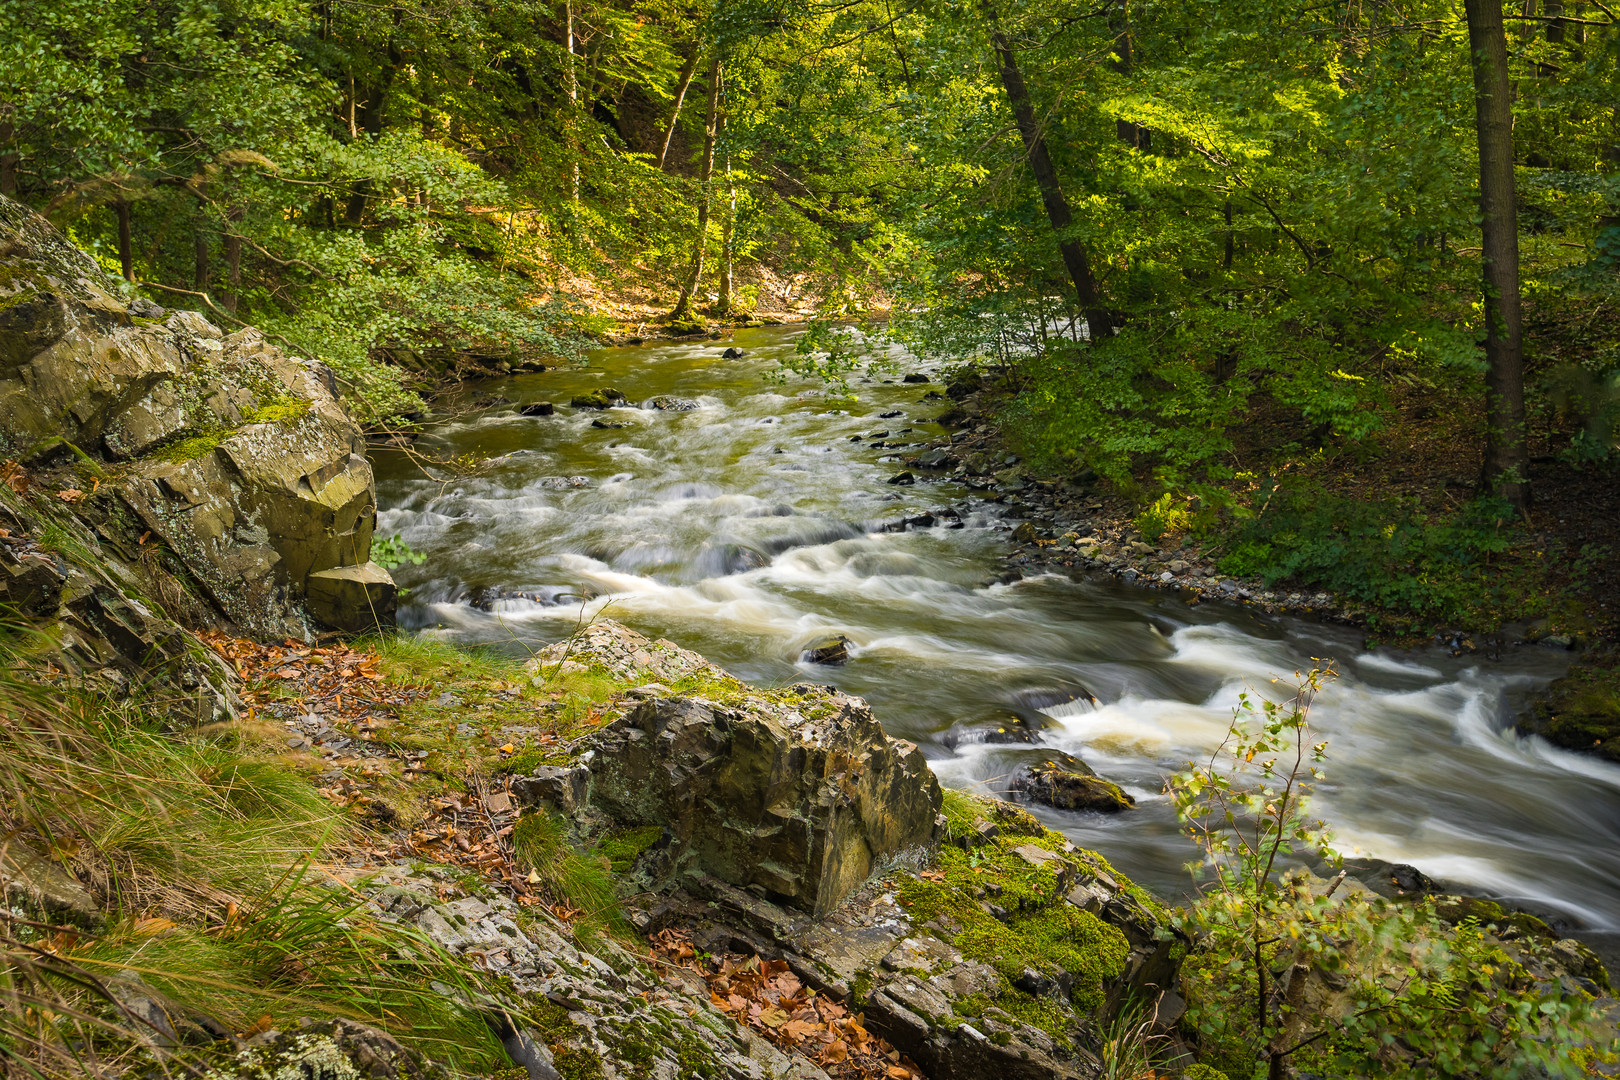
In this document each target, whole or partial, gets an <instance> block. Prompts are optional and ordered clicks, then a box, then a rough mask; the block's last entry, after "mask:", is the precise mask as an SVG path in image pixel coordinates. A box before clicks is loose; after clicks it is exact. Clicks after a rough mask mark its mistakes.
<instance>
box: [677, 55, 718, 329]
mask: <svg viewBox="0 0 1620 1080" xmlns="http://www.w3.org/2000/svg"><path fill="white" fill-rule="evenodd" d="M719 107H720V55H719V54H718V53H716V54H715V57H714V59H713V60H711V61H709V106H708V109H707V110H706V111H705V113H704V115H703V164H702V165H701V166H700V168H699V171H698V182H699V184H701V185H702V189H703V197H702V201H701V202H699V203H698V220H697V241H696V242H695V243H694V244H693V245H692V269H691V271H690V273H688V274H687V277H686V283H685V284H684V285H682V286H681V298H680V299H679V300H678V301H676V303H675V310H674V311H672V312H670V313H669V321H670V322H681V321H684V320H687V319H690V318H691V317H692V295H693V294H694V293H696V292H697V287H698V282H699V281H700V280H701V279H702V277H703V251H704V248H705V247H707V246H708V239H709V204H710V202H712V201H713V200H712V198H711V194H712V193H711V192H710V190H709V185H710V181H711V180H713V179H714V140H715V134H716V132H717V130H718V125H717V118H718V114H719Z"/></svg>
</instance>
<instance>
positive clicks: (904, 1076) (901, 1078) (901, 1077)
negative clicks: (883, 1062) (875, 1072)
mask: <svg viewBox="0 0 1620 1080" xmlns="http://www.w3.org/2000/svg"><path fill="white" fill-rule="evenodd" d="M884 1075H885V1076H887V1077H888V1078H889V1080H911V1070H910V1069H908V1068H906V1067H905V1066H904V1065H890V1066H889V1070H888V1072H886V1073H884Z"/></svg>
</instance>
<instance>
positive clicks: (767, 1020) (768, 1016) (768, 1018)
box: [759, 1008, 788, 1028]
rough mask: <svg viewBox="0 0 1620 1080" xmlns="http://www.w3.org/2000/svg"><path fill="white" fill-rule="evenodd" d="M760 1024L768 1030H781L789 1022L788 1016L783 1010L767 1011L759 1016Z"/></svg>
mask: <svg viewBox="0 0 1620 1080" xmlns="http://www.w3.org/2000/svg"><path fill="white" fill-rule="evenodd" d="M759 1022H760V1023H762V1024H764V1025H765V1026H766V1027H768V1028H779V1027H781V1026H782V1025H783V1024H786V1023H787V1022H788V1014H787V1013H785V1012H783V1011H782V1010H781V1009H774V1008H772V1009H766V1010H764V1011H763V1012H761V1013H760V1014H759Z"/></svg>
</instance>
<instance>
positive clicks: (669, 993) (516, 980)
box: [370, 870, 827, 1080]
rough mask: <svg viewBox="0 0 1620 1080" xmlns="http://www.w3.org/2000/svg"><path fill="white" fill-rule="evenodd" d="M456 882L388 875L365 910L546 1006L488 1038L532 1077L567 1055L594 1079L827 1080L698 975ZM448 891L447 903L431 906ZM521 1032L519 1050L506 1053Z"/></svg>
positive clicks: (447, 875)
mask: <svg viewBox="0 0 1620 1080" xmlns="http://www.w3.org/2000/svg"><path fill="white" fill-rule="evenodd" d="M434 876H437V877H438V878H439V880H434ZM457 876H459V875H453V874H450V873H442V874H439V875H434V871H432V870H429V871H427V876H424V875H422V874H411V873H406V872H396V871H394V870H388V871H385V872H384V873H383V874H382V875H381V876H380V877H379V879H378V881H377V883H376V884H377V885H380V886H382V887H381V888H380V889H376V891H374V892H373V894H372V897H371V901H370V903H371V904H372V906H373V907H374V908H375V909H376V910H377V911H378V912H379V913H380V914H382V916H383V917H384V918H388V919H393V920H397V921H399V922H404V923H408V924H410V925H413V926H415V927H416V928H417V929H418V930H420V931H422V932H423V933H425V934H427V935H428V936H429V937H431V938H432V939H433V940H434V941H436V942H438V943H439V944H440V945H442V946H444V948H446V949H448V950H449V951H450V952H452V953H455V954H457V955H462V956H467V957H468V958H469V959H470V960H473V961H475V962H476V963H477V964H478V965H479V966H480V967H481V968H483V969H484V970H485V971H489V972H493V973H495V974H498V975H501V976H503V977H504V978H506V979H507V980H509V982H510V984H511V986H512V987H513V989H514V990H516V991H518V992H520V993H522V994H524V995H526V996H527V998H528V1000H529V1001H530V1002H536V1001H538V1002H541V1003H546V1002H549V1003H550V1010H549V1011H550V1013H551V1017H550V1019H549V1020H547V1022H546V1023H545V1024H544V1025H543V1027H542V1028H541V1029H539V1030H535V1031H533V1032H527V1033H519V1032H511V1033H509V1034H508V1033H504V1032H501V1031H499V1030H497V1034H498V1035H500V1036H501V1037H502V1042H503V1043H504V1044H505V1045H506V1047H507V1053H508V1054H510V1055H512V1057H513V1059H514V1061H518V1059H519V1057H523V1058H525V1059H526V1060H523V1061H521V1062H519V1063H520V1064H522V1065H523V1066H524V1067H525V1068H526V1069H527V1070H528V1072H529V1074H530V1076H531V1077H534V1076H535V1075H536V1073H539V1074H540V1075H541V1076H544V1075H545V1071H546V1069H547V1068H550V1067H552V1066H554V1065H555V1064H556V1063H558V1062H561V1061H562V1060H563V1059H564V1057H565V1056H566V1057H567V1058H568V1059H570V1060H571V1061H573V1062H574V1063H575V1065H574V1068H575V1070H581V1069H582V1068H584V1067H585V1063H587V1062H589V1063H590V1065H591V1066H593V1067H595V1068H599V1069H600V1073H592V1072H585V1071H574V1072H570V1073H569V1075H571V1076H579V1075H600V1076H601V1077H603V1080H643V1078H646V1077H651V1078H655V1080H688V1078H690V1077H694V1076H713V1077H725V1078H726V1080H827V1074H826V1073H824V1072H823V1071H822V1070H820V1069H819V1068H817V1067H816V1066H815V1065H813V1064H811V1063H810V1062H809V1061H808V1060H806V1059H804V1058H798V1057H790V1056H789V1055H787V1054H784V1053H783V1052H782V1051H780V1050H778V1049H777V1048H776V1047H774V1046H772V1045H771V1044H770V1043H768V1042H766V1041H765V1040H764V1039H763V1038H761V1037H759V1036H758V1035H756V1034H754V1033H753V1032H751V1031H749V1030H748V1029H747V1028H745V1027H739V1026H737V1025H736V1024H735V1023H734V1022H733V1021H732V1020H731V1018H730V1017H728V1016H726V1015H724V1014H723V1013H721V1012H719V1011H718V1010H716V1009H714V1008H713V1006H712V1005H711V1004H710V1001H709V990H708V987H707V986H706V985H705V984H704V983H703V981H702V980H701V979H698V978H696V977H695V976H689V974H688V973H685V972H682V971H681V970H680V969H670V970H668V971H666V972H664V973H663V975H662V976H661V975H660V974H659V973H657V972H655V971H653V970H651V969H649V968H648V967H646V966H645V965H644V964H643V962H642V959H641V958H640V957H637V956H635V955H633V954H631V953H630V952H628V951H626V950H624V949H623V948H621V947H620V946H619V945H618V944H617V942H615V941H614V940H613V939H612V938H599V939H596V941H595V942H594V943H593V944H592V945H591V946H590V947H589V948H588V949H587V948H585V947H582V946H581V945H580V944H579V943H578V942H576V941H575V940H574V939H573V938H572V936H571V935H570V934H568V933H567V931H566V929H565V928H563V927H560V926H558V925H557V924H555V923H554V922H553V921H552V920H551V919H550V917H549V916H547V915H546V914H545V913H544V912H542V911H539V910H537V909H534V908H529V909H526V910H523V909H519V908H518V906H517V905H516V904H514V903H513V902H512V901H511V900H509V899H507V898H506V897H503V896H500V895H496V894H490V895H486V896H459V897H457V893H458V892H459V890H458V889H456V888H455V886H454V885H453V884H451V880H452V879H453V878H454V877H457ZM447 893H448V894H449V896H450V897H452V898H451V899H441V898H442V897H445V895H446V894H447ZM491 1026H492V1027H495V1025H494V1024H492V1025H491ZM525 1036H526V1037H527V1042H528V1045H527V1046H526V1047H524V1048H523V1049H522V1050H520V1051H519V1053H513V1051H514V1049H517V1047H516V1046H515V1045H514V1044H515V1043H520V1042H521V1040H523V1039H524V1037H525ZM402 1080H414V1078H402Z"/></svg>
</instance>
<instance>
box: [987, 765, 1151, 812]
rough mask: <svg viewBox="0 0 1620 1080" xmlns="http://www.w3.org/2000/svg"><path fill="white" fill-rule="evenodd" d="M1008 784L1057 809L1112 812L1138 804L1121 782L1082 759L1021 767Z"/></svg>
mask: <svg viewBox="0 0 1620 1080" xmlns="http://www.w3.org/2000/svg"><path fill="white" fill-rule="evenodd" d="M1008 786H1009V787H1010V788H1011V790H1013V791H1017V792H1021V793H1023V794H1024V795H1026V796H1028V797H1029V798H1030V799H1031V800H1032V801H1034V802H1038V803H1042V804H1044V805H1046V806H1051V807H1055V808H1056V809H1058V810H1100V811H1102V812H1103V813H1105V814H1113V813H1118V812H1119V811H1121V810H1129V809H1131V808H1132V807H1134V806H1135V805H1136V800H1135V799H1134V798H1132V797H1131V796H1130V795H1129V794H1127V793H1126V792H1125V790H1124V789H1122V788H1121V787H1120V786H1119V785H1118V784H1115V783H1112V782H1110V781H1108V780H1104V779H1103V778H1102V777H1100V776H1098V775H1097V774H1096V773H1094V772H1092V771H1091V769H1090V768H1089V767H1088V766H1086V765H1084V764H1082V763H1081V762H1079V761H1073V762H1071V763H1070V764H1069V767H1067V768H1065V767H1064V766H1061V765H1057V764H1054V763H1052V762H1047V763H1045V764H1041V765H1032V766H1021V767H1019V769H1018V770H1017V771H1016V772H1014V773H1013V777H1012V782H1011V783H1010V784H1009V785H1008Z"/></svg>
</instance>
